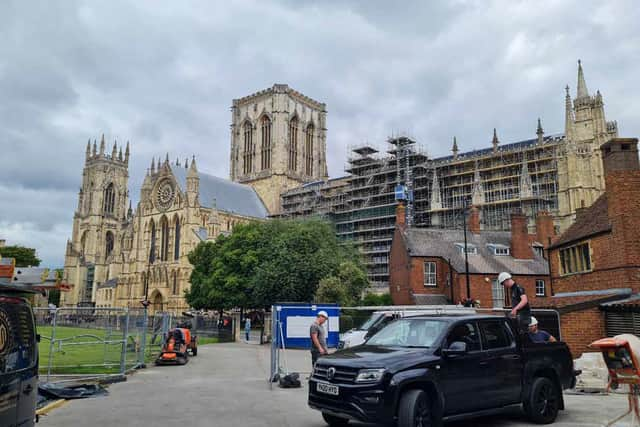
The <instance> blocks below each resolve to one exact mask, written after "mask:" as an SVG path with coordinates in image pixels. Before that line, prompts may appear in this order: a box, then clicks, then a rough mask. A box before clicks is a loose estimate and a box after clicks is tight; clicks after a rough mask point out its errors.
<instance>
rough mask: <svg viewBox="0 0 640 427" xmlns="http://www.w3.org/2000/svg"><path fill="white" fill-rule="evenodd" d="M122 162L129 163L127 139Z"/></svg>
mask: <svg viewBox="0 0 640 427" xmlns="http://www.w3.org/2000/svg"><path fill="white" fill-rule="evenodd" d="M124 162H125V163H126V164H129V141H127V149H126V150H124Z"/></svg>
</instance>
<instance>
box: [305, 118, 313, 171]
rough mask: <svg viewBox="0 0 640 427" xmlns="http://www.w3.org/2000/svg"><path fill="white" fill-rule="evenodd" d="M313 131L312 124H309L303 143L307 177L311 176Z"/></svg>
mask: <svg viewBox="0 0 640 427" xmlns="http://www.w3.org/2000/svg"><path fill="white" fill-rule="evenodd" d="M313 131H314V128H313V124H309V126H307V132H306V141H305V156H306V159H305V173H306V174H307V175H313Z"/></svg>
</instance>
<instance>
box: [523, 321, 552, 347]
mask: <svg viewBox="0 0 640 427" xmlns="http://www.w3.org/2000/svg"><path fill="white" fill-rule="evenodd" d="M529 338H531V341H532V342H535V343H545V342H556V339H555V338H554V337H553V335H551V334H550V333H549V332H547V331H543V330H540V329H538V319H536V318H535V317H533V316H532V317H531V323H529Z"/></svg>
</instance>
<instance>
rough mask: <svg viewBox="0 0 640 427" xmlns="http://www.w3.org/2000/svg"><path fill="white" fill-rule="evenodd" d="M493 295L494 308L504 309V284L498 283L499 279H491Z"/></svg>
mask: <svg viewBox="0 0 640 427" xmlns="http://www.w3.org/2000/svg"><path fill="white" fill-rule="evenodd" d="M491 297H492V300H493V308H499V309H503V308H504V307H505V303H504V298H505V296H504V286H502V285H501V284H499V283H498V279H493V280H492V281H491Z"/></svg>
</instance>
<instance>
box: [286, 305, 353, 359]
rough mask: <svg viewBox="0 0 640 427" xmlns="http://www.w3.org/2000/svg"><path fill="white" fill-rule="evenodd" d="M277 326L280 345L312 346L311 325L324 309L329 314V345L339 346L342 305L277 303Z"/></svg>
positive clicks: (326, 326)
mask: <svg viewBox="0 0 640 427" xmlns="http://www.w3.org/2000/svg"><path fill="white" fill-rule="evenodd" d="M275 308H276V312H275V314H276V318H275V319H274V322H279V323H278V324H277V325H276V326H277V328H278V329H277V336H276V342H277V344H278V347H281V346H282V341H283V339H284V346H285V347H286V348H302V349H310V348H311V338H310V337H309V327H310V326H311V324H312V323H313V322H314V321H315V319H316V317H317V315H318V312H319V311H321V310H324V311H326V312H327V314H328V315H329V320H327V321H326V322H325V323H324V325H325V328H326V329H325V330H326V331H327V332H328V333H327V346H328V347H331V348H336V347H338V341H340V321H339V319H340V307H339V306H338V304H298V303H283V304H275Z"/></svg>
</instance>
